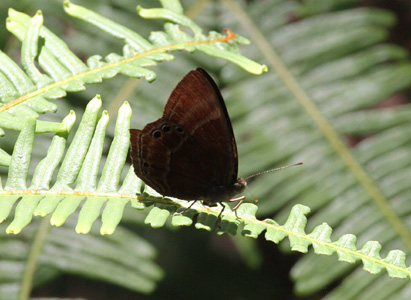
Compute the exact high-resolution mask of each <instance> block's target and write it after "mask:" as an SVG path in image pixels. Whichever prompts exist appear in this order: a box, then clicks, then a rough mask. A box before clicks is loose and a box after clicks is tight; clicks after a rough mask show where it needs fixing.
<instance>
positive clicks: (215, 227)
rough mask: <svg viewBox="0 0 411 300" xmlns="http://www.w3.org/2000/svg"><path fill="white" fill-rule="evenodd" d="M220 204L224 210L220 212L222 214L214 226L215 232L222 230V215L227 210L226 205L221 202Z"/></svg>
mask: <svg viewBox="0 0 411 300" xmlns="http://www.w3.org/2000/svg"><path fill="white" fill-rule="evenodd" d="M219 203H220V205H221V206H222V207H223V208H222V209H221V210H220V213H219V214H218V217H217V221H216V222H215V225H214V230H217V228H220V224H221V215H222V214H223V212H224V209H225V205H224V204H223V203H222V202H219Z"/></svg>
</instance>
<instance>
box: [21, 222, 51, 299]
mask: <svg viewBox="0 0 411 300" xmlns="http://www.w3.org/2000/svg"><path fill="white" fill-rule="evenodd" d="M49 229H50V218H42V220H41V222H40V226H39V228H38V230H37V233H36V235H35V237H34V239H33V243H32V244H31V247H30V251H29V255H28V257H27V263H26V268H25V270H24V272H23V277H22V281H21V287H20V293H19V300H29V299H30V293H31V289H32V284H33V277H34V273H35V271H36V265H37V261H38V257H39V256H40V254H41V250H42V248H43V244H44V240H45V239H46V237H47V233H48V231H49Z"/></svg>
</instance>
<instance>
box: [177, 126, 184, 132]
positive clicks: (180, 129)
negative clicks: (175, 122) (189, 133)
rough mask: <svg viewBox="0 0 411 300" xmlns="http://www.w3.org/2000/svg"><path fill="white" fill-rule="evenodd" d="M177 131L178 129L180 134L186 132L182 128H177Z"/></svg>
mask: <svg viewBox="0 0 411 300" xmlns="http://www.w3.org/2000/svg"><path fill="white" fill-rule="evenodd" d="M176 129H177V131H178V132H180V133H183V132H184V129H183V128H181V126H176Z"/></svg>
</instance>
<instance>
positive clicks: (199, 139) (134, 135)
mask: <svg viewBox="0 0 411 300" xmlns="http://www.w3.org/2000/svg"><path fill="white" fill-rule="evenodd" d="M130 132H131V157H132V160H133V165H134V170H135V172H136V174H137V176H139V177H140V178H141V179H142V180H143V181H144V182H145V183H146V184H148V185H149V186H151V187H152V188H154V189H155V190H156V191H157V192H159V193H160V194H162V195H165V196H172V197H177V198H180V199H186V200H192V199H203V200H207V201H208V202H218V201H224V200H227V198H228V197H230V196H231V194H232V186H233V184H234V183H235V182H236V181H237V169H238V158H237V149H236V143H235V139H234V134H233V129H232V127H231V122H230V119H229V117H228V113H227V109H226V107H225V104H224V100H223V98H222V96H221V94H220V92H219V90H218V88H217V86H216V84H215V83H214V81H213V80H212V78H211V77H210V76H209V75H208V74H207V73H206V72H205V71H204V70H203V69H201V68H198V69H197V70H195V71H191V72H190V73H188V74H187V75H186V76H185V77H184V78H183V79H182V80H181V81H180V83H179V84H178V85H177V87H176V88H175V89H174V90H173V92H172V93H171V96H170V98H169V100H168V102H167V104H166V106H165V108H164V113H163V117H162V118H160V119H159V120H157V121H155V122H153V123H149V124H147V125H146V126H145V127H144V129H143V130H137V129H132V130H131V131H130Z"/></svg>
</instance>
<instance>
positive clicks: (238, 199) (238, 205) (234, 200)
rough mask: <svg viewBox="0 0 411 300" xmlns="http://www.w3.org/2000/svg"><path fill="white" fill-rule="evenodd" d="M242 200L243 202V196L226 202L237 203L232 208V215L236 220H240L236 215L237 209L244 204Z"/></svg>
mask: <svg viewBox="0 0 411 300" xmlns="http://www.w3.org/2000/svg"><path fill="white" fill-rule="evenodd" d="M244 200H245V196H241V197H238V198H234V199H230V200H228V202H238V203H237V204H236V206H234V208H233V210H234V214H235V216H236V218H238V219H240V217H239V216H238V215H237V208H239V207H240V205H241V204H243V203H244Z"/></svg>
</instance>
